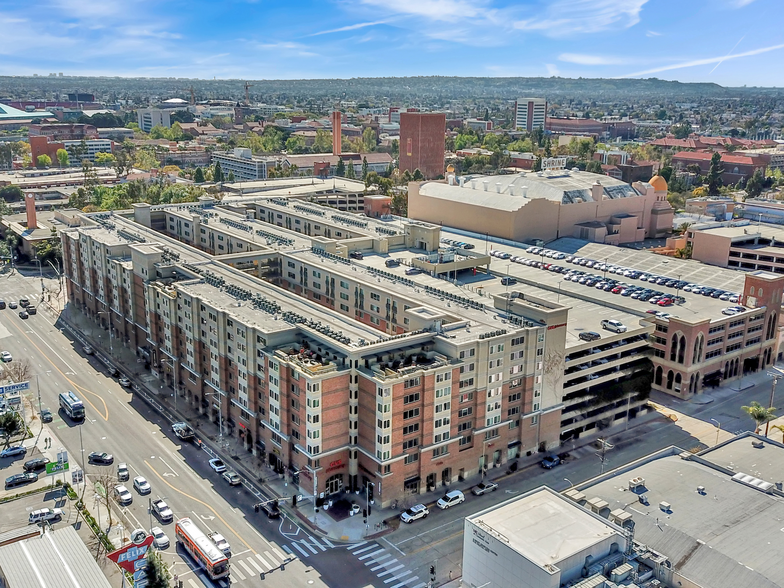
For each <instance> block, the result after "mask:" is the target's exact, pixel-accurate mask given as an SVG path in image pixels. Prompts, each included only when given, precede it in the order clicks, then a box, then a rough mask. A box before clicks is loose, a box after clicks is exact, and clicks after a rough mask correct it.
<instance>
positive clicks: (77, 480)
mask: <svg viewBox="0 0 784 588" xmlns="http://www.w3.org/2000/svg"><path fill="white" fill-rule="evenodd" d="M82 482H84V471H83V470H73V471H72V472H71V483H72V484H74V485H75V484H81V483H82Z"/></svg>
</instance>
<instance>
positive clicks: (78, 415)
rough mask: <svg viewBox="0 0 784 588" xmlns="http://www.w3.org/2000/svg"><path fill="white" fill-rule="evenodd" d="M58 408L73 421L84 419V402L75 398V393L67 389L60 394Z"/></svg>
mask: <svg viewBox="0 0 784 588" xmlns="http://www.w3.org/2000/svg"><path fill="white" fill-rule="evenodd" d="M60 408H62V409H63V411H65V414H67V415H68V416H69V417H71V419H73V420H75V421H83V420H84V404H82V401H81V400H79V398H77V396H76V394H74V393H73V392H71V391H70V390H68V392H63V393H62V394H60Z"/></svg>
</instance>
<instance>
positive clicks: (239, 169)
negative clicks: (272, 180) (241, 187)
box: [212, 147, 277, 180]
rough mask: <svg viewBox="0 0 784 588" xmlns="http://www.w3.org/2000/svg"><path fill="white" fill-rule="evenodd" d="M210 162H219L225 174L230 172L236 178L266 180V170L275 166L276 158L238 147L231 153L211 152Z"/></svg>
mask: <svg viewBox="0 0 784 588" xmlns="http://www.w3.org/2000/svg"><path fill="white" fill-rule="evenodd" d="M212 162H213V164H215V163H220V164H221V169H222V170H223V173H224V174H225V175H227V176H228V175H229V172H231V173H233V174H234V177H235V178H236V179H238V180H266V179H267V170H268V169H269V168H271V167H275V164H276V163H277V160H276V159H275V158H274V157H259V156H257V155H253V152H252V151H251V150H250V149H247V148H244V147H238V148H236V149H234V151H233V152H232V153H219V152H217V151H216V152H213V154H212Z"/></svg>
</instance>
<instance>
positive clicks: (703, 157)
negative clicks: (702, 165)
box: [672, 151, 766, 165]
mask: <svg viewBox="0 0 784 588" xmlns="http://www.w3.org/2000/svg"><path fill="white" fill-rule="evenodd" d="M711 157H713V153H710V152H706V151H680V152H678V153H676V154H675V155H673V156H672V158H673V159H689V160H691V161H710V160H711ZM721 162H722V163H737V164H740V165H765V163H766V162H765V161H764V160H763V159H760V158H759V157H749V156H746V155H729V154H727V153H722V154H721Z"/></svg>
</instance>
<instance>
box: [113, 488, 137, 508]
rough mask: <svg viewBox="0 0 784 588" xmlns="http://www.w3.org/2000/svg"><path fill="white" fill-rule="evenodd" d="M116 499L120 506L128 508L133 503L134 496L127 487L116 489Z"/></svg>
mask: <svg viewBox="0 0 784 588" xmlns="http://www.w3.org/2000/svg"><path fill="white" fill-rule="evenodd" d="M114 498H115V499H116V500H117V503H118V504H119V505H120V506H128V505H129V504H131V503H132V502H133V494H131V493H130V492H129V491H128V488H126V487H125V486H115V487H114Z"/></svg>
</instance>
